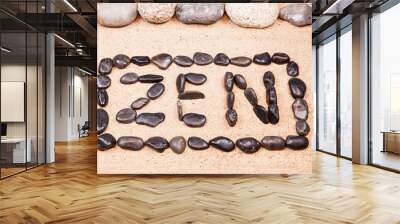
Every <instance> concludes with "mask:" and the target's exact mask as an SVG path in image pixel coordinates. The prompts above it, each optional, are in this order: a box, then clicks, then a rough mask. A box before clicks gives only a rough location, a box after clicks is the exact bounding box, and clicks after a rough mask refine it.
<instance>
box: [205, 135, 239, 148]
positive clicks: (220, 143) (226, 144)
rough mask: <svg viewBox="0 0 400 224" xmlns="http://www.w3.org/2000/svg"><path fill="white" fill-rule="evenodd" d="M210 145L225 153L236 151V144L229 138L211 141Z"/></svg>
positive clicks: (220, 137)
mask: <svg viewBox="0 0 400 224" xmlns="http://www.w3.org/2000/svg"><path fill="white" fill-rule="evenodd" d="M209 144H210V145H211V146H213V147H215V148H217V149H219V150H221V151H223V152H231V151H233V150H234V149H235V143H234V142H233V141H232V140H230V139H229V138H227V137H223V136H218V137H216V138H213V139H211V140H210V142H209Z"/></svg>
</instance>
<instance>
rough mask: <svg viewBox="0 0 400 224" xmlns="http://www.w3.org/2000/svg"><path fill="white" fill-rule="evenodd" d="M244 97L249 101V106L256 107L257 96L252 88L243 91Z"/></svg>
mask: <svg viewBox="0 0 400 224" xmlns="http://www.w3.org/2000/svg"><path fill="white" fill-rule="evenodd" d="M244 95H245V96H246V99H247V100H248V101H249V103H250V104H251V105H253V107H254V106H257V104H258V100H257V94H256V91H254V89H253V88H247V89H245V90H244Z"/></svg>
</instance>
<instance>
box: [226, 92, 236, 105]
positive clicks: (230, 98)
mask: <svg viewBox="0 0 400 224" xmlns="http://www.w3.org/2000/svg"><path fill="white" fill-rule="evenodd" d="M226 101H227V102H228V108H229V109H233V104H234V103H235V94H234V93H233V92H229V93H228V95H227V96H226Z"/></svg>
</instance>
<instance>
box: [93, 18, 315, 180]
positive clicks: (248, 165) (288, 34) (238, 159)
mask: <svg viewBox="0 0 400 224" xmlns="http://www.w3.org/2000/svg"><path fill="white" fill-rule="evenodd" d="M196 51H201V52H207V53H210V54H211V55H213V56H215V55H216V54H217V53H219V52H224V53H226V54H227V55H228V56H229V57H235V56H242V55H243V56H248V57H251V58H252V57H253V55H254V54H256V53H261V52H264V51H268V52H270V54H271V55H272V53H274V52H286V53H288V54H289V55H290V57H291V58H292V59H293V60H295V61H296V62H297V63H298V64H299V66H300V76H299V78H301V79H303V80H304V81H305V82H306V84H307V88H308V89H307V93H306V96H305V99H306V100H307V102H308V105H309V108H310V116H309V118H308V123H309V125H310V126H312V123H313V122H312V121H313V107H312V102H313V101H312V83H311V75H312V71H311V26H307V27H302V28H299V27H295V26H292V25H290V24H289V23H287V22H285V21H281V20H278V21H277V22H276V23H275V24H274V25H273V26H272V27H270V28H267V29H246V28H241V27H239V26H237V25H235V24H233V23H232V22H231V21H230V20H229V19H228V18H226V17H224V18H223V19H222V20H220V21H219V22H217V23H216V24H213V25H208V26H203V25H185V24H182V23H180V22H179V21H177V20H176V19H173V20H171V21H169V22H167V23H165V24H161V25H154V24H149V23H146V22H144V21H143V20H141V19H140V18H138V19H137V20H136V21H135V22H134V23H133V24H131V25H129V26H126V27H123V28H106V27H102V26H100V25H98V52H97V54H98V61H100V59H101V58H104V57H113V56H114V55H116V54H118V53H123V54H126V55H129V56H133V55H148V56H153V55H156V54H159V53H164V52H165V53H169V54H171V55H172V56H176V55H188V56H192V55H193V53H194V52H196ZM268 70H270V71H272V72H273V73H274V74H275V78H276V89H277V94H278V106H279V112H280V121H279V123H278V124H277V125H271V124H268V125H265V124H263V123H261V122H260V121H259V120H258V119H257V117H256V115H255V114H254V112H253V110H252V108H251V106H250V104H249V103H248V101H247V100H246V99H245V97H244V94H243V91H241V90H239V89H238V88H234V93H235V95H236V100H235V105H234V107H235V109H236V111H237V112H238V122H237V124H236V126H235V127H229V126H228V124H227V122H226V120H225V112H226V110H227V105H226V92H225V89H224V86H223V77H224V74H225V72H227V71H231V72H233V73H234V74H237V73H240V74H243V75H244V76H245V78H246V80H247V83H248V86H250V87H252V88H254V89H255V91H256V93H257V95H258V98H259V102H260V104H262V105H263V106H266V105H267V104H266V96H265V87H264V86H263V82H262V76H263V74H264V72H266V71H268ZM126 72H136V73H138V74H140V75H142V74H148V73H153V74H160V75H163V76H164V78H165V79H164V81H163V83H164V85H165V86H166V91H165V92H164V94H163V95H162V96H161V97H160V98H159V99H157V100H156V101H151V102H150V103H149V104H148V105H147V106H146V107H144V108H143V109H141V110H139V111H138V113H142V112H163V113H165V114H166V119H165V121H164V122H163V123H161V124H160V125H159V126H157V127H156V128H150V127H147V126H142V125H137V124H135V123H133V124H119V123H117V122H116V120H115V115H116V113H117V112H118V111H119V110H120V109H122V108H125V107H129V106H130V104H131V103H132V101H133V100H135V99H137V98H138V97H141V96H146V92H147V90H148V88H149V87H150V85H151V84H141V83H136V84H134V85H122V84H120V82H119V79H120V77H121V76H122V75H123V74H124V73H126ZM188 72H198V73H203V74H205V75H207V77H208V80H207V82H206V83H205V84H204V85H202V86H193V85H190V84H188V85H186V90H199V91H202V92H203V93H205V95H206V99H204V100H195V101H182V102H183V108H184V113H188V112H198V113H202V114H205V115H206V116H207V124H206V125H205V126H204V127H203V128H189V127H187V126H186V125H185V124H184V123H182V122H180V121H179V120H178V115H177V111H176V101H177V90H176V87H175V80H176V77H177V75H178V74H179V73H188ZM110 77H111V79H112V85H111V87H110V88H109V89H108V93H109V105H108V106H107V107H106V108H105V109H106V110H107V111H108V113H109V116H110V123H109V127H108V128H107V130H106V132H108V133H111V134H113V135H114V136H115V138H116V139H118V137H120V136H123V135H134V136H139V137H141V138H143V139H144V140H146V139H147V138H149V137H152V136H162V137H164V138H166V139H168V140H169V139H171V138H172V137H174V136H178V135H182V136H184V137H185V138H186V139H187V138H188V137H190V136H199V137H202V138H204V139H206V140H209V139H211V138H213V137H216V136H220V135H223V136H227V137H229V138H231V139H232V140H236V139H238V138H241V137H247V136H253V137H255V138H257V139H259V140H261V138H262V137H263V136H266V135H279V136H283V137H284V138H285V137H286V136H287V135H290V134H294V135H295V134H296V130H295V119H294V117H293V113H292V110H291V105H292V102H293V98H292V97H291V96H290V93H289V88H288V84H287V83H288V80H289V77H288V75H287V74H286V65H275V64H272V65H269V66H261V65H255V64H252V65H251V66H249V67H244V68H241V67H237V66H233V65H229V66H228V67H222V66H216V65H214V64H211V65H208V66H197V65H193V66H191V67H189V68H182V67H178V66H177V65H175V64H172V65H171V66H170V67H169V68H168V69H167V70H165V71H163V70H160V69H158V68H157V67H155V66H154V65H148V66H144V67H139V66H136V65H133V64H131V65H129V67H128V68H126V69H124V70H118V69H114V70H113V72H112V73H111V74H110ZM311 136H312V131H311V133H310V134H309V136H308V138H309V140H310V143H311ZM311 166H312V164H311V149H310V147H309V148H308V149H307V150H303V151H293V150H289V149H285V150H283V151H267V150H265V149H263V148H262V149H260V151H259V152H257V153H255V154H252V155H248V154H244V153H243V152H241V151H240V150H239V149H238V148H236V149H235V151H233V152H230V153H224V152H221V151H219V150H217V149H214V148H209V149H208V150H205V151H194V150H191V149H190V148H186V151H185V152H184V153H183V154H180V155H177V154H175V153H173V152H172V151H171V149H167V150H166V151H165V152H164V153H157V152H155V151H153V150H151V149H150V148H144V149H142V150H141V151H127V150H123V149H120V148H118V147H116V148H113V149H111V150H109V151H105V152H102V151H98V153H97V170H98V173H99V174H271V173H286V174H292V173H311Z"/></svg>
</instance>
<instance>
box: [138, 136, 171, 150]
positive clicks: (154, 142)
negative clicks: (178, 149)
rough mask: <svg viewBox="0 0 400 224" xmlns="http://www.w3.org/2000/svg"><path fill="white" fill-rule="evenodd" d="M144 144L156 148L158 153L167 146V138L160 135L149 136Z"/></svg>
mask: <svg viewBox="0 0 400 224" xmlns="http://www.w3.org/2000/svg"><path fill="white" fill-rule="evenodd" d="M144 144H145V145H147V146H149V147H150V148H152V149H154V150H156V151H157V152H159V153H162V152H164V151H165V150H166V149H167V148H168V147H169V143H168V141H167V139H165V138H163V137H160V136H155V137H151V138H149V139H147V141H145V142H144Z"/></svg>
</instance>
